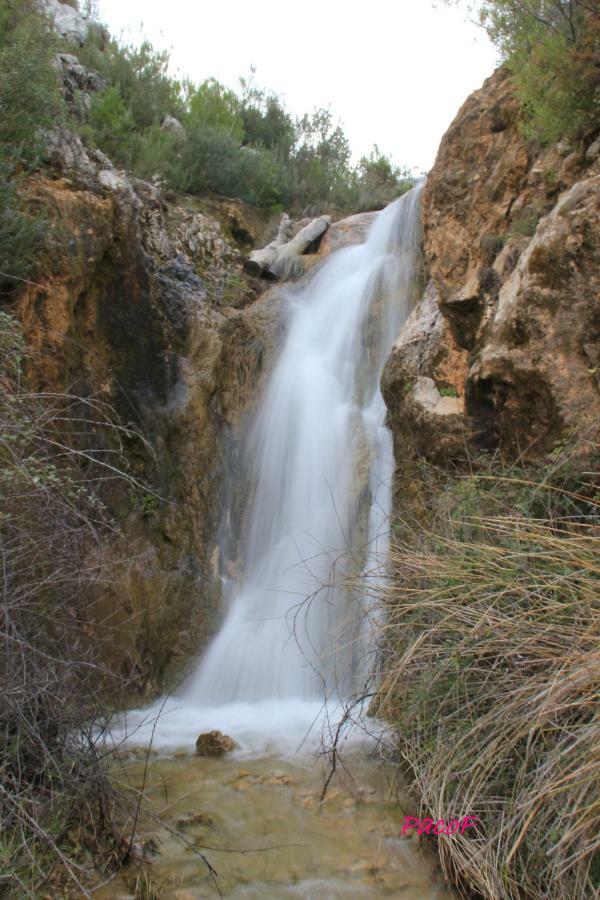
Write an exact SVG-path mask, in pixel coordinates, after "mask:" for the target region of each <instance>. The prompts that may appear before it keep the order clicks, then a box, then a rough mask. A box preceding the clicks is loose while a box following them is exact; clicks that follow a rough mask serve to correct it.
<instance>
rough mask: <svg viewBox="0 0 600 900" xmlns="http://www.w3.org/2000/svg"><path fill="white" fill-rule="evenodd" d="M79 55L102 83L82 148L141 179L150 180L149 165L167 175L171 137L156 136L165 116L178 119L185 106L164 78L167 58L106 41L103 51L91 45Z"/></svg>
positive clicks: (146, 48)
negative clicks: (92, 149) (104, 155)
mask: <svg viewBox="0 0 600 900" xmlns="http://www.w3.org/2000/svg"><path fill="white" fill-rule="evenodd" d="M79 55H80V59H81V61H82V62H83V63H84V64H85V65H87V66H89V67H90V68H92V69H94V70H95V71H97V72H98V73H99V74H100V75H101V76H102V78H103V79H104V80H105V81H106V83H107V87H106V89H105V90H104V91H101V92H99V93H98V94H97V95H96V96H95V97H94V99H93V101H92V110H91V114H90V117H89V122H88V123H87V126H86V127H85V128H84V137H85V138H86V140H87V142H88V143H90V144H92V145H95V146H98V147H99V148H100V149H101V150H103V151H104V152H105V153H107V154H108V156H110V158H111V159H112V160H113V161H114V162H116V163H118V164H119V165H122V166H123V167H126V168H129V169H131V170H133V171H134V172H136V173H138V174H140V175H141V176H142V177H147V176H148V174H154V172H149V169H151V168H152V163H153V162H154V163H155V164H156V165H157V166H158V169H159V171H162V170H163V169H164V170H165V171H167V170H169V168H170V166H169V163H170V159H171V157H172V155H174V151H173V147H172V141H170V140H169V138H170V137H171V136H170V135H166V136H165V138H164V139H162V140H159V139H158V137H157V131H158V128H159V126H160V123H161V121H162V120H163V119H164V117H165V116H167V115H172V116H181V115H182V114H183V111H184V101H183V96H182V88H181V85H180V83H179V82H178V81H176V80H175V79H173V78H171V77H170V76H169V74H168V65H169V56H168V53H166V52H162V51H158V50H155V49H154V48H153V47H152V45H151V44H149V43H148V42H147V41H144V43H142V45H141V46H140V47H139V48H136V47H132V46H129V45H125V46H122V45H120V44H119V43H118V42H117V41H110V43H109V44H108V47H107V48H106V49H103V48H102V46H101V41H100V40H96V41H95V42H94V40H92V41H91V42H90V43H89V45H87V46H86V47H84V48H82V50H81V51H80V54H79ZM154 171H156V169H155V170H154Z"/></svg>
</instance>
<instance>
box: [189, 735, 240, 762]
mask: <svg viewBox="0 0 600 900" xmlns="http://www.w3.org/2000/svg"><path fill="white" fill-rule="evenodd" d="M236 747H237V744H236V742H235V741H234V740H233V738H232V737H229V735H227V734H223V732H222V731H207V732H206V733H205V734H201V735H200V736H199V737H198V740H197V741H196V753H197V754H198V755H199V756H224V755H225V754H226V753H231V751H232V750H235V748H236Z"/></svg>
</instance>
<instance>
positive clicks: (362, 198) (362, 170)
mask: <svg viewBox="0 0 600 900" xmlns="http://www.w3.org/2000/svg"><path fill="white" fill-rule="evenodd" d="M413 184H414V179H413V178H412V177H411V175H410V173H409V171H408V170H407V169H400V168H398V167H397V166H395V165H394V164H393V163H392V161H391V160H390V159H389V157H387V156H385V155H384V154H383V153H382V152H381V151H380V149H379V147H378V146H377V144H375V146H374V147H373V150H372V151H371V153H370V155H369V156H363V157H362V158H361V160H360V162H359V164H358V170H357V187H358V208H359V209H361V210H366V209H381V208H382V207H384V206H386V205H387V204H388V203H390V202H391V201H392V200H393V199H394V198H396V197H398V196H400V194H403V193H405V192H406V191H408V190H410V189H411V187H412V186H413Z"/></svg>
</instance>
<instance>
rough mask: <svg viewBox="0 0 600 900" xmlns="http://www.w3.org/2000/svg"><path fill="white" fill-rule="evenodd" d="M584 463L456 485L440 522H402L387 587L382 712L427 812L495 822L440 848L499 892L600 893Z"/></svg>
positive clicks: (590, 503) (592, 578) (595, 545)
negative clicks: (536, 477) (532, 476)
mask: <svg viewBox="0 0 600 900" xmlns="http://www.w3.org/2000/svg"><path fill="white" fill-rule="evenodd" d="M567 464H568V463H567ZM572 465H573V467H574V468H573V470H572V472H570V473H569V474H568V476H567V477H564V478H563V477H562V476H561V464H560V460H559V461H558V463H557V460H553V461H552V464H551V466H550V468H549V470H548V473H547V474H545V475H544V477H543V478H542V480H541V481H539V482H534V481H529V480H528V475H527V474H526V473H524V472H518V471H517V472H513V473H509V474H507V475H501V476H498V477H492V476H491V475H490V476H487V477H477V476H471V477H467V478H465V479H456V480H454V481H453V480H450V481H449V483H448V484H447V486H446V489H445V490H442V491H441V492H440V496H441V498H442V499H441V501H440V503H439V505H438V511H437V513H436V514H435V515H433V516H432V518H431V520H430V522H429V527H428V528H426V529H425V530H423V529H422V528H419V529H418V531H417V532H416V533H412V531H411V529H410V528H409V527H407V525H406V524H404V525H403V524H402V523H400V527H399V531H398V534H399V538H398V539H397V541H396V544H395V546H394V548H393V552H392V562H393V566H394V572H395V580H394V583H393V584H391V585H390V586H389V587H388V588H387V589H386V590H383V591H382V592H381V593H382V596H383V597H384V599H385V606H386V611H387V614H388V619H387V624H386V626H385V631H384V641H385V647H386V662H385V673H384V677H383V683H382V685H381V689H380V691H379V697H378V702H379V708H380V709H383V710H385V712H386V714H387V715H388V716H389V717H390V718H392V720H393V721H394V722H395V724H396V728H397V735H398V743H399V747H400V752H401V754H402V757H403V760H404V761H405V763H406V765H407V766H408V767H409V768H410V769H411V770H412V773H413V774H414V777H415V781H416V784H417V788H418V791H419V795H420V797H421V805H422V813H423V814H424V815H428V816H431V817H432V818H433V819H434V820H437V819H440V818H441V819H447V818H448V816H451V817H454V816H462V815H476V816H478V817H479V818H480V820H481V826H480V828H479V829H478V830H477V831H476V832H475V833H474V835H473V834H471V835H470V836H467V835H464V836H461V835H456V836H454V837H452V838H451V839H439V841H438V844H437V847H438V851H439V853H440V856H441V859H442V863H443V865H444V868H445V869H446V872H447V873H448V874H449V875H450V877H452V878H455V879H457V880H458V882H459V883H461V884H464V885H466V886H467V887H466V888H465V890H467V888H468V890H470V891H475V892H476V893H478V894H481V895H482V896H485V897H506V898H511V900H512V898H514V900H517V898H521V897H524V896H527V897H530V898H536V900H542V898H545V897H570V898H573V900H577V898H584V897H587V896H592V895H593V894H594V892H595V891H596V890H597V889H598V886H599V884H598V872H599V865H598V863H599V858H598V850H597V835H598V828H599V826H600V793H599V786H600V759H599V757H598V753H597V748H598V746H599V744H600V715H599V711H598V703H597V698H598V694H599V692H600V652H599V649H598V647H599V643H598V642H599V638H600V600H599V598H600V569H599V567H598V552H599V550H600V503H599V501H598V492H597V487H596V484H597V478H596V476H595V475H591V474H589V473H591V472H593V471H594V466H593V465H588V466H586V465H585V463H584V464H582V466H581V467H582V469H583V468H585V469H586V471H587V473H588V474H586V475H583V476H578V475H577V474H576V473H577V466H576V464H575V463H573V464H572Z"/></svg>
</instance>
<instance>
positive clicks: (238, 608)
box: [128, 188, 420, 751]
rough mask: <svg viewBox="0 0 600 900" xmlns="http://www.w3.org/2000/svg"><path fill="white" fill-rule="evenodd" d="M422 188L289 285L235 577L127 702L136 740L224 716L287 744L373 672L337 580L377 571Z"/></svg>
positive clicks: (168, 735)
mask: <svg viewBox="0 0 600 900" xmlns="http://www.w3.org/2000/svg"><path fill="white" fill-rule="evenodd" d="M419 194H420V189H419V188H415V189H414V190H413V191H411V192H410V193H409V194H406V195H405V196H403V197H401V198H400V199H399V200H397V201H395V202H394V203H392V204H391V205H390V206H388V207H387V208H386V209H385V210H384V211H383V212H381V213H379V214H378V216H377V217H376V219H375V221H374V224H373V225H372V227H371V230H370V233H369V235H368V238H367V240H366V242H365V243H364V244H362V245H360V246H353V247H347V248H344V249H342V250H339V251H338V252H337V253H335V254H333V255H332V256H331V257H330V258H329V259H328V260H327V261H326V262H325V263H324V264H323V265H322V266H321V267H320V268H319V270H318V271H317V272H316V273H315V275H314V277H313V278H311V279H310V280H309V281H308V283H307V284H305V285H304V286H302V287H301V288H300V289H297V290H295V291H290V292H289V293H288V295H287V316H288V329H287V337H286V339H285V342H284V346H283V348H282V350H281V353H280V356H279V359H278V361H277V363H276V365H275V368H274V371H273V373H272V375H271V377H270V380H269V384H268V387H267V390H266V393H265V397H264V400H263V403H262V406H261V409H260V411H259V413H258V415H257V417H256V421H255V423H254V426H253V430H252V435H251V440H250V444H249V454H250V458H251V460H252V476H251V479H250V482H251V483H252V484H253V485H254V490H253V495H252V499H251V502H250V514H249V516H248V522H249V526H248V528H247V533H246V535H245V540H244V546H245V559H244V566H243V572H244V576H243V579H242V583H241V584H240V585H238V586H237V587H236V588H235V589H234V590H233V592H232V596H231V597H230V599H229V604H228V611H227V613H226V615H225V619H224V622H223V625H222V627H221V629H220V631H219V632H218V634H217V635H216V637H215V638H214V640H213V641H212V643H211V645H210V647H209V648H208V650H207V652H206V653H205V655H204V656H203V658H202V659H201V661H200V663H199V666H198V668H197V670H196V672H195V673H194V674H193V676H192V677H191V678H190V679H189V680H188V682H187V683H186V684H185V685H184V688H183V690H182V691H181V693H180V695H179V696H178V697H176V698H170V699H169V700H168V701H167V702H166V703H164V704H163V705H156V706H154V707H153V708H152V709H150V710H146V711H145V712H143V713H142V712H140V713H135V714H130V716H129V722H128V724H129V726H130V728H131V727H132V726H133V730H132V733H131V740H133V741H142V740H147V739H148V737H149V735H150V731H151V730H152V729H153V730H154V734H153V740H154V744H155V745H156V746H159V747H160V746H163V747H168V746H178V745H183V744H189V742H190V741H193V740H195V738H196V736H197V735H198V733H199V732H201V731H203V730H209V729H214V728H217V729H220V730H222V731H225V732H227V733H228V734H231V735H233V736H234V737H235V738H236V739H237V740H238V742H240V743H241V745H242V747H244V748H246V749H253V750H257V751H266V750H269V749H273V748H274V747H275V746H277V747H279V748H282V747H285V748H287V749H290V750H293V749H296V748H297V747H298V745H299V744H300V743H301V742H302V739H303V736H304V735H305V734H306V733H307V732H308V731H311V733H312V735H313V736H315V737H317V736H318V735H320V733H321V728H322V722H323V709H324V701H325V700H326V699H327V698H329V704H330V708H329V716H330V718H332V717H333V716H334V712H335V705H336V704H338V703H339V702H340V701H341V700H343V698H344V697H348V696H350V694H351V693H352V692H353V691H354V690H356V689H357V687H358V685H359V682H360V680H361V679H364V678H365V677H366V676H367V675H368V674H369V671H368V670H369V669H370V668H371V667H372V662H369V661H368V660H369V658H370V650H371V649H372V642H370V640H369V623H370V622H371V621H372V620H371V618H370V615H369V611H368V603H367V602H366V600H365V597H366V592H365V593H364V594H363V595H362V596H360V595H357V593H356V590H349V589H347V588H345V587H344V582H345V581H348V580H349V579H352V578H353V576H354V580H356V577H355V576H357V575H360V573H361V571H362V577H363V580H364V581H365V583H366V584H368V581H369V579H373V578H375V579H379V578H382V577H385V571H384V569H385V559H386V557H387V551H388V535H387V530H388V524H387V523H388V519H389V512H390V503H391V479H392V475H393V465H394V464H393V454H392V441H391V435H390V433H389V430H388V429H387V427H386V426H385V414H386V411H385V405H384V402H383V398H382V396H381V392H380V389H379V381H380V377H381V372H382V369H383V365H384V362H385V359H386V357H387V356H388V354H389V352H390V350H391V347H392V344H393V341H394V339H395V338H396V336H397V334H398V331H399V329H400V326H401V325H402V322H403V321H404V320H405V318H406V317H407V315H408V313H409V311H410V305H411V301H412V295H413V291H414V285H415V273H416V267H417V264H418V253H419ZM332 698H334V699H333V700H332ZM332 703H333V707H332V706H331V704H332ZM159 710H160V711H161V715H160V717H159V719H158V721H155V719H156V715H157V713H158V712H159ZM315 723H320V724H315Z"/></svg>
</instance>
